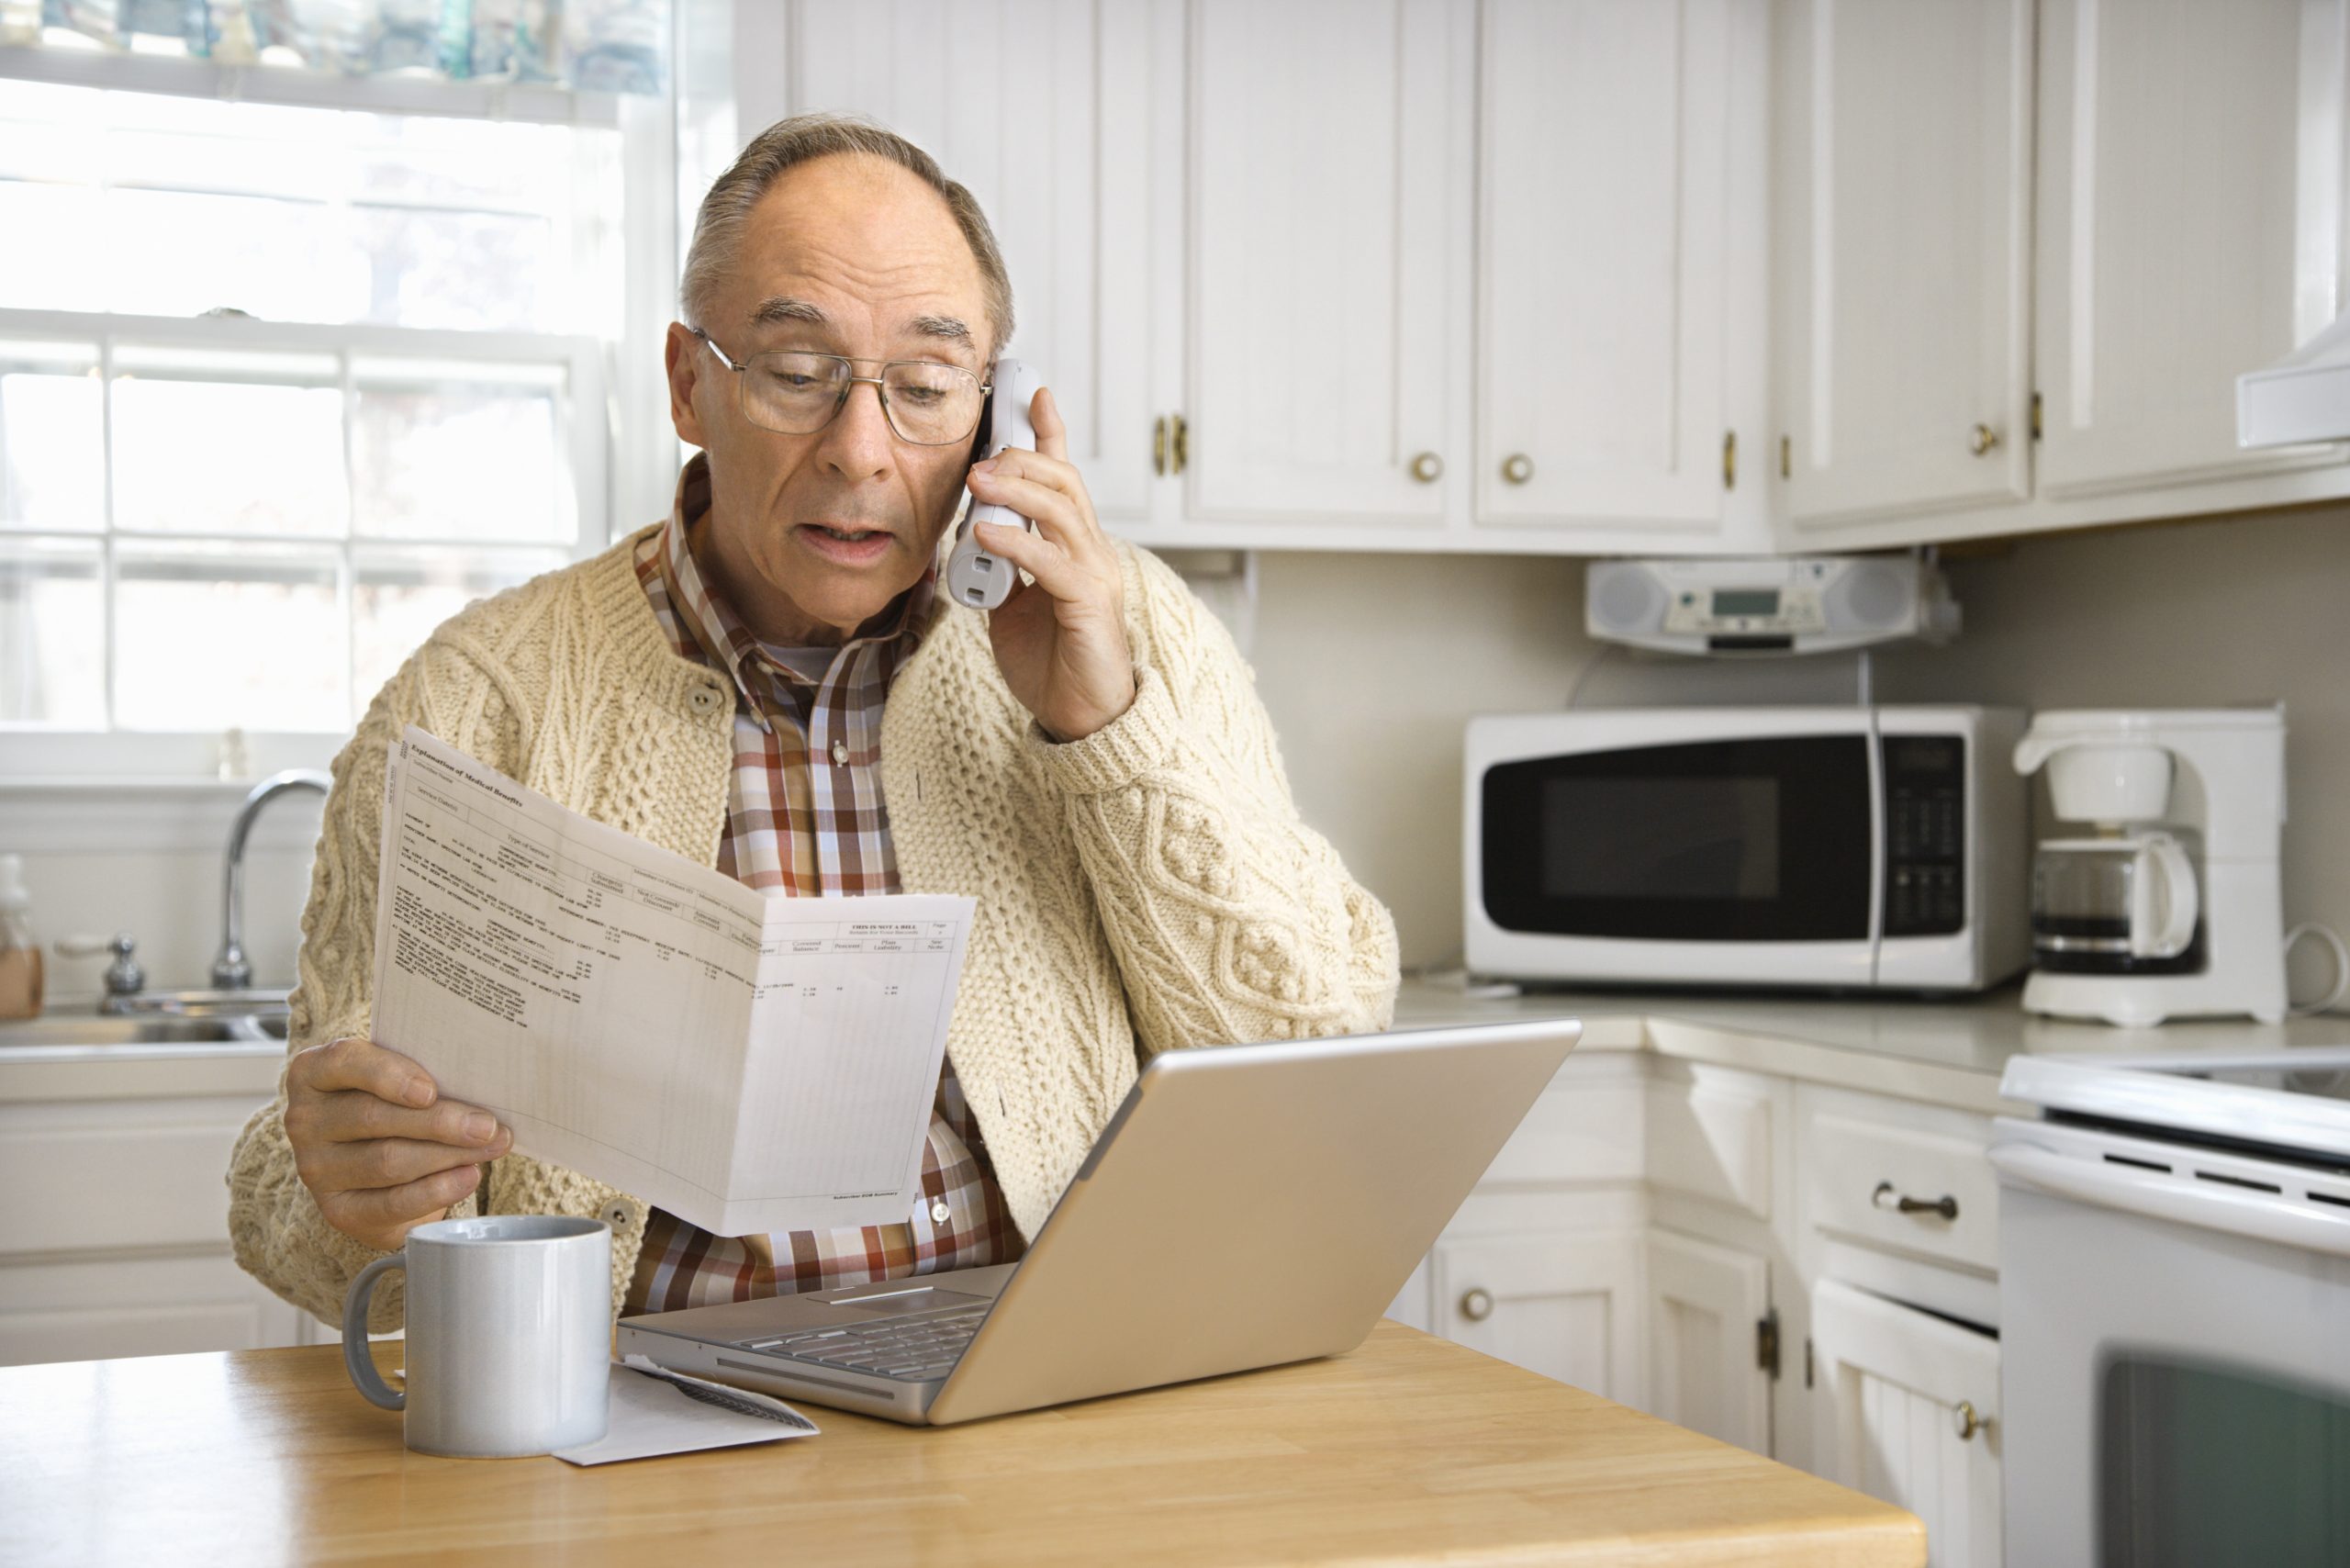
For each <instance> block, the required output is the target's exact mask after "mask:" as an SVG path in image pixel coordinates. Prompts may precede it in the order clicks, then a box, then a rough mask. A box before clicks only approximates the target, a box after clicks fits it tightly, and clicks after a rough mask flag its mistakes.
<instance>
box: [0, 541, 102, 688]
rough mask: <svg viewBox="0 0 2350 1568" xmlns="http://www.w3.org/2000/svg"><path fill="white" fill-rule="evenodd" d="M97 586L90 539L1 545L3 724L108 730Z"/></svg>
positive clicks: (95, 551)
mask: <svg viewBox="0 0 2350 1568" xmlns="http://www.w3.org/2000/svg"><path fill="white" fill-rule="evenodd" d="M100 581H101V579H100V570H99V559H98V546H97V542H96V541H95V540H67V539H7V540H0V723H8V724H55V725H60V726H62V727H64V728H69V729H76V730H102V729H104V728H106V644H105V638H106V610H105V604H104V600H103V599H102V597H101V593H102V590H101V588H100Z"/></svg>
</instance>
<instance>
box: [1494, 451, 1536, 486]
mask: <svg viewBox="0 0 2350 1568" xmlns="http://www.w3.org/2000/svg"><path fill="white" fill-rule="evenodd" d="M1502 477H1503V478H1505V479H1507V480H1508V481H1509V482H1510V483H1511V484H1513V485H1523V484H1525V483H1526V482H1527V480H1528V479H1531V478H1533V477H1534V459H1532V458H1531V457H1528V456H1527V455H1526V454H1524V453H1523V452H1513V453H1511V454H1509V455H1508V456H1507V457H1505V458H1503V459H1502Z"/></svg>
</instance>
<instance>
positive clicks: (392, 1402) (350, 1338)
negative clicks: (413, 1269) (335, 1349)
mask: <svg viewBox="0 0 2350 1568" xmlns="http://www.w3.org/2000/svg"><path fill="white" fill-rule="evenodd" d="M407 1267H408V1254H407V1253H405V1252H395V1253H393V1254H392V1255H391V1256H390V1257H388V1258H378V1259H376V1260H375V1261H374V1262H372V1263H370V1264H368V1265H367V1266H366V1267H365V1268H364V1269H362V1270H360V1271H359V1277H358V1278H357V1279H355V1280H353V1281H352V1282H351V1294H349V1295H346V1296H344V1297H343V1298H342V1366H343V1370H344V1371H345V1372H349V1373H350V1374H351V1381H352V1382H353V1383H354V1384H356V1385H357V1387H358V1389H359V1392H360V1393H361V1394H363V1395H364V1396H365V1397H366V1400H367V1403H368V1404H370V1405H380V1406H383V1407H384V1408H385V1409H386V1410H405V1409H407V1408H408V1395H407V1394H402V1393H397V1392H395V1391H394V1389H393V1388H392V1385H391V1384H389V1383H386V1382H385V1381H384V1377H383V1374H382V1373H381V1372H377V1371H376V1370H375V1358H374V1357H372V1356H370V1355H368V1353H367V1308H368V1305H369V1304H370V1303H371V1302H373V1301H374V1300H375V1282H376V1281H377V1280H380V1279H382V1278H383V1277H384V1275H385V1274H386V1273H387V1272H388V1271H391V1270H394V1269H405V1268H407Z"/></svg>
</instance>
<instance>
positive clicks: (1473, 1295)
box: [1460, 1285, 1494, 1323]
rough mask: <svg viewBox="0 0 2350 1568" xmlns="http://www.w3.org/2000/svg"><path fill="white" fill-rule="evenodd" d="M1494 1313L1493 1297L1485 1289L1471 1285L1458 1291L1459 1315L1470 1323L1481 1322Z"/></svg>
mask: <svg viewBox="0 0 2350 1568" xmlns="http://www.w3.org/2000/svg"><path fill="white" fill-rule="evenodd" d="M1493 1315H1494V1298H1493V1296H1492V1295H1491V1294H1489V1293H1487V1292H1486V1291H1484V1290H1483V1289H1481V1288H1479V1287H1476V1286H1473V1285H1472V1287H1470V1288H1469V1289H1468V1290H1465V1291H1463V1292H1461V1293H1460V1316H1463V1317H1465V1318H1467V1319H1468V1320H1469V1321H1470V1322H1472V1323H1483V1321H1485V1319H1487V1318H1488V1317H1491V1316H1493Z"/></svg>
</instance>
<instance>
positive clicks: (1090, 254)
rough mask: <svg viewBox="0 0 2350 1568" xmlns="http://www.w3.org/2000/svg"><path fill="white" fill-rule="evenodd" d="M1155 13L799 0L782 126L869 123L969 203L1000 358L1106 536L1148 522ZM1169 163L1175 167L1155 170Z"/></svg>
mask: <svg viewBox="0 0 2350 1568" xmlns="http://www.w3.org/2000/svg"><path fill="white" fill-rule="evenodd" d="M1155 11H1156V8H1155V7H1148V6H1140V5H1124V4H1109V3H1102V0H954V3H953V4H948V3H947V0H881V3H876V0H795V3H794V4H793V6H792V7H791V13H790V20H789V35H788V43H787V50H788V60H789V80H790V88H789V102H790V105H791V107H792V109H793V111H794V112H801V111H806V110H811V109H831V110H838V111H845V112H850V113H857V114H867V115H870V116H872V117H873V118H876V119H878V120H879V121H880V122H881V123H882V124H884V125H886V126H888V127H890V129H893V130H896V131H898V132H900V133H901V134H902V135H904V136H906V137H908V138H910V139H911V140H913V141H915V142H916V143H918V144H920V145H921V146H922V147H923V150H924V151H928V152H929V153H930V154H931V155H932V156H933V157H934V158H936V159H937V160H938V161H939V162H940V164H941V165H942V166H943V167H944V168H945V169H946V173H947V174H948V175H949V176H951V177H952V178H955V179H957V180H960V181H961V182H962V183H963V184H964V185H968V187H970V190H971V194H972V195H973V196H977V197H978V198H979V205H980V207H981V208H982V209H983V210H984V211H985V212H986V213H987V215H988V219H989V221H990V224H991V225H992V227H993V228H994V230H995V234H996V240H997V243H998V244H999V245H1000V246H1001V247H1002V251H1003V256H1004V264H1005V266H1006V268H1007V269H1008V270H1009V271H1010V273H1011V274H1012V286H1013V305H1014V308H1015V312H1016V316H1017V320H1016V324H1015V326H1014V329H1013V339H1012V342H1011V344H1010V351H1011V352H1012V353H1013V354H1014V355H1016V356H1017V357H1019V358H1020V359H1022V360H1024V361H1027V362H1029V363H1031V364H1035V366H1036V367H1037V368H1038V369H1039V370H1041V371H1042V373H1043V375H1044V380H1045V384H1046V386H1049V387H1050V388H1051V389H1052V392H1053V397H1054V399H1055V401H1056V402H1057V403H1058V404H1059V406H1060V409H1061V412H1062V414H1063V415H1064V416H1065V417H1066V418H1067V419H1068V420H1069V457H1070V461H1071V462H1073V463H1074V464H1076V465H1077V466H1078V467H1079V469H1080V471H1082V472H1083V474H1084V476H1085V480H1086V486H1087V488H1088V490H1089V491H1090V492H1091V495H1092V497H1093V501H1094V505H1095V507H1096V509H1097V510H1099V511H1100V512H1101V514H1102V517H1103V518H1104V519H1106V520H1111V521H1131V520H1141V519H1144V518H1147V516H1148V515H1149V507H1150V491H1151V480H1152V477H1153V474H1152V428H1153V422H1154V420H1155V419H1156V418H1157V416H1158V412H1159V409H1158V408H1157V407H1156V406H1155V397H1154V395H1155V393H1156V392H1157V390H1158V389H1157V388H1156V387H1155V386H1154V382H1153V359H1154V346H1153V341H1152V321H1153V306H1154V300H1155V299H1156V298H1157V297H1159V296H1160V295H1162V294H1165V295H1169V296H1172V295H1179V294H1180V293H1181V286H1182V284H1181V276H1180V275H1179V274H1177V273H1176V272H1175V270H1174V268H1173V267H1172V266H1170V265H1169V263H1168V259H1167V257H1166V256H1165V255H1164V254H1163V253H1162V252H1167V251H1171V250H1172V249H1173V241H1174V236H1172V235H1166V236H1157V235H1155V234H1154V231H1153V230H1154V225H1155V222H1157V221H1160V219H1159V218H1158V215H1156V214H1155V213H1154V209H1153V204H1152V201H1151V193H1152V188H1153V184H1154V181H1155V180H1164V181H1172V180H1173V179H1174V178H1175V177H1176V172H1175V170H1174V169H1173V168H1171V167H1156V166H1155V164H1154V156H1155V154H1156V155H1157V156H1158V157H1160V158H1161V159H1163V158H1164V150H1160V149H1157V148H1155V147H1154V143H1153V131H1154V125H1153V117H1154V114H1155V113H1158V112H1160V111H1161V110H1162V109H1164V110H1167V111H1173V112H1180V106H1178V105H1174V104H1171V103H1169V102H1168V100H1169V98H1170V97H1171V96H1172V95H1173V92H1174V91H1175V90H1177V89H1178V88H1179V87H1180V81H1181V77H1180V63H1179V62H1175V61H1172V60H1170V59H1169V57H1168V55H1167V52H1166V51H1165V50H1158V51H1154V50H1153V48H1152V43H1153V38H1152V32H1153V28H1154V27H1155V26H1156V25H1157V18H1156V16H1155ZM1170 162H1171V161H1170Z"/></svg>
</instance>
